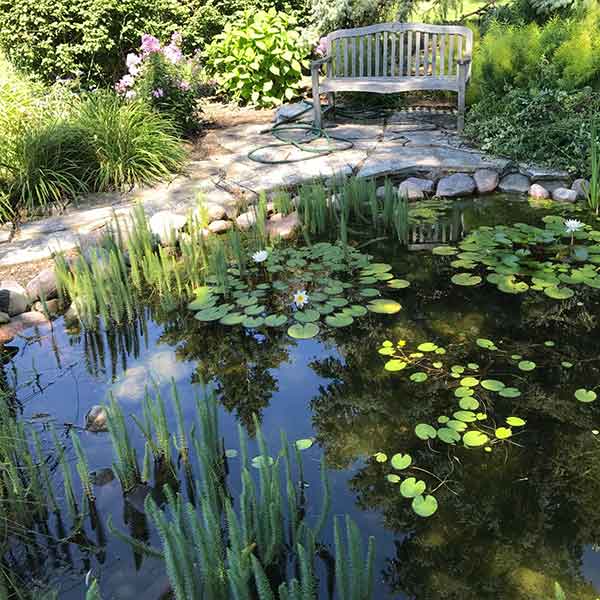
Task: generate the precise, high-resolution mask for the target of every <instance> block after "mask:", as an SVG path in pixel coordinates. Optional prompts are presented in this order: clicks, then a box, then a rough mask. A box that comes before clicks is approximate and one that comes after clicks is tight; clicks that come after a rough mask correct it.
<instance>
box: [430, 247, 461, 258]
mask: <svg viewBox="0 0 600 600" xmlns="http://www.w3.org/2000/svg"><path fill="white" fill-rule="evenodd" d="M431 252H432V254H436V255H437V256H454V255H455V254H458V250H457V249H456V248H454V247H452V246H436V247H435V248H433V250H432V251H431Z"/></svg>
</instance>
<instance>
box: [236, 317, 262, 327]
mask: <svg viewBox="0 0 600 600" xmlns="http://www.w3.org/2000/svg"><path fill="white" fill-rule="evenodd" d="M264 324H265V320H264V318H263V317H246V318H245V319H244V320H243V321H242V325H243V326H244V327H247V328H248V329H254V328H256V327H261V326H262V325H264Z"/></svg>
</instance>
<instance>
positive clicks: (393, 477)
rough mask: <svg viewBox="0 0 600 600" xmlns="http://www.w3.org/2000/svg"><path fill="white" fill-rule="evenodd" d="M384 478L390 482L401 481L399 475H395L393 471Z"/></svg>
mask: <svg viewBox="0 0 600 600" xmlns="http://www.w3.org/2000/svg"><path fill="white" fill-rule="evenodd" d="M385 478H386V479H387V480H388V481H389V482H390V483H400V482H401V481H402V479H401V478H400V476H399V475H396V474H395V473H388V474H387V475H386V476H385Z"/></svg>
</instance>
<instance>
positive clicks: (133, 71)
mask: <svg viewBox="0 0 600 600" xmlns="http://www.w3.org/2000/svg"><path fill="white" fill-rule="evenodd" d="M141 62H142V57H141V56H138V55H137V54H133V53H129V54H128V55H127V58H126V59H125V63H126V64H127V69H128V71H129V74H130V75H133V76H134V77H135V76H136V75H137V74H138V73H139V72H140V70H139V69H138V65H139V64H140V63H141Z"/></svg>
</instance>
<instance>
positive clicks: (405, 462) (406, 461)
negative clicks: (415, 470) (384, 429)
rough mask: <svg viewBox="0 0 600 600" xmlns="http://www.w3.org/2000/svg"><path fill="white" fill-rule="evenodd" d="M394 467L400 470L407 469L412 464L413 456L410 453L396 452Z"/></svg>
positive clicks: (393, 460) (393, 457) (393, 458)
mask: <svg viewBox="0 0 600 600" xmlns="http://www.w3.org/2000/svg"><path fill="white" fill-rule="evenodd" d="M391 463H392V467H394V469H397V470H398V471H402V470H404V469H407V468H408V467H410V465H411V464H412V457H411V455H410V454H394V456H392V460H391Z"/></svg>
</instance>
